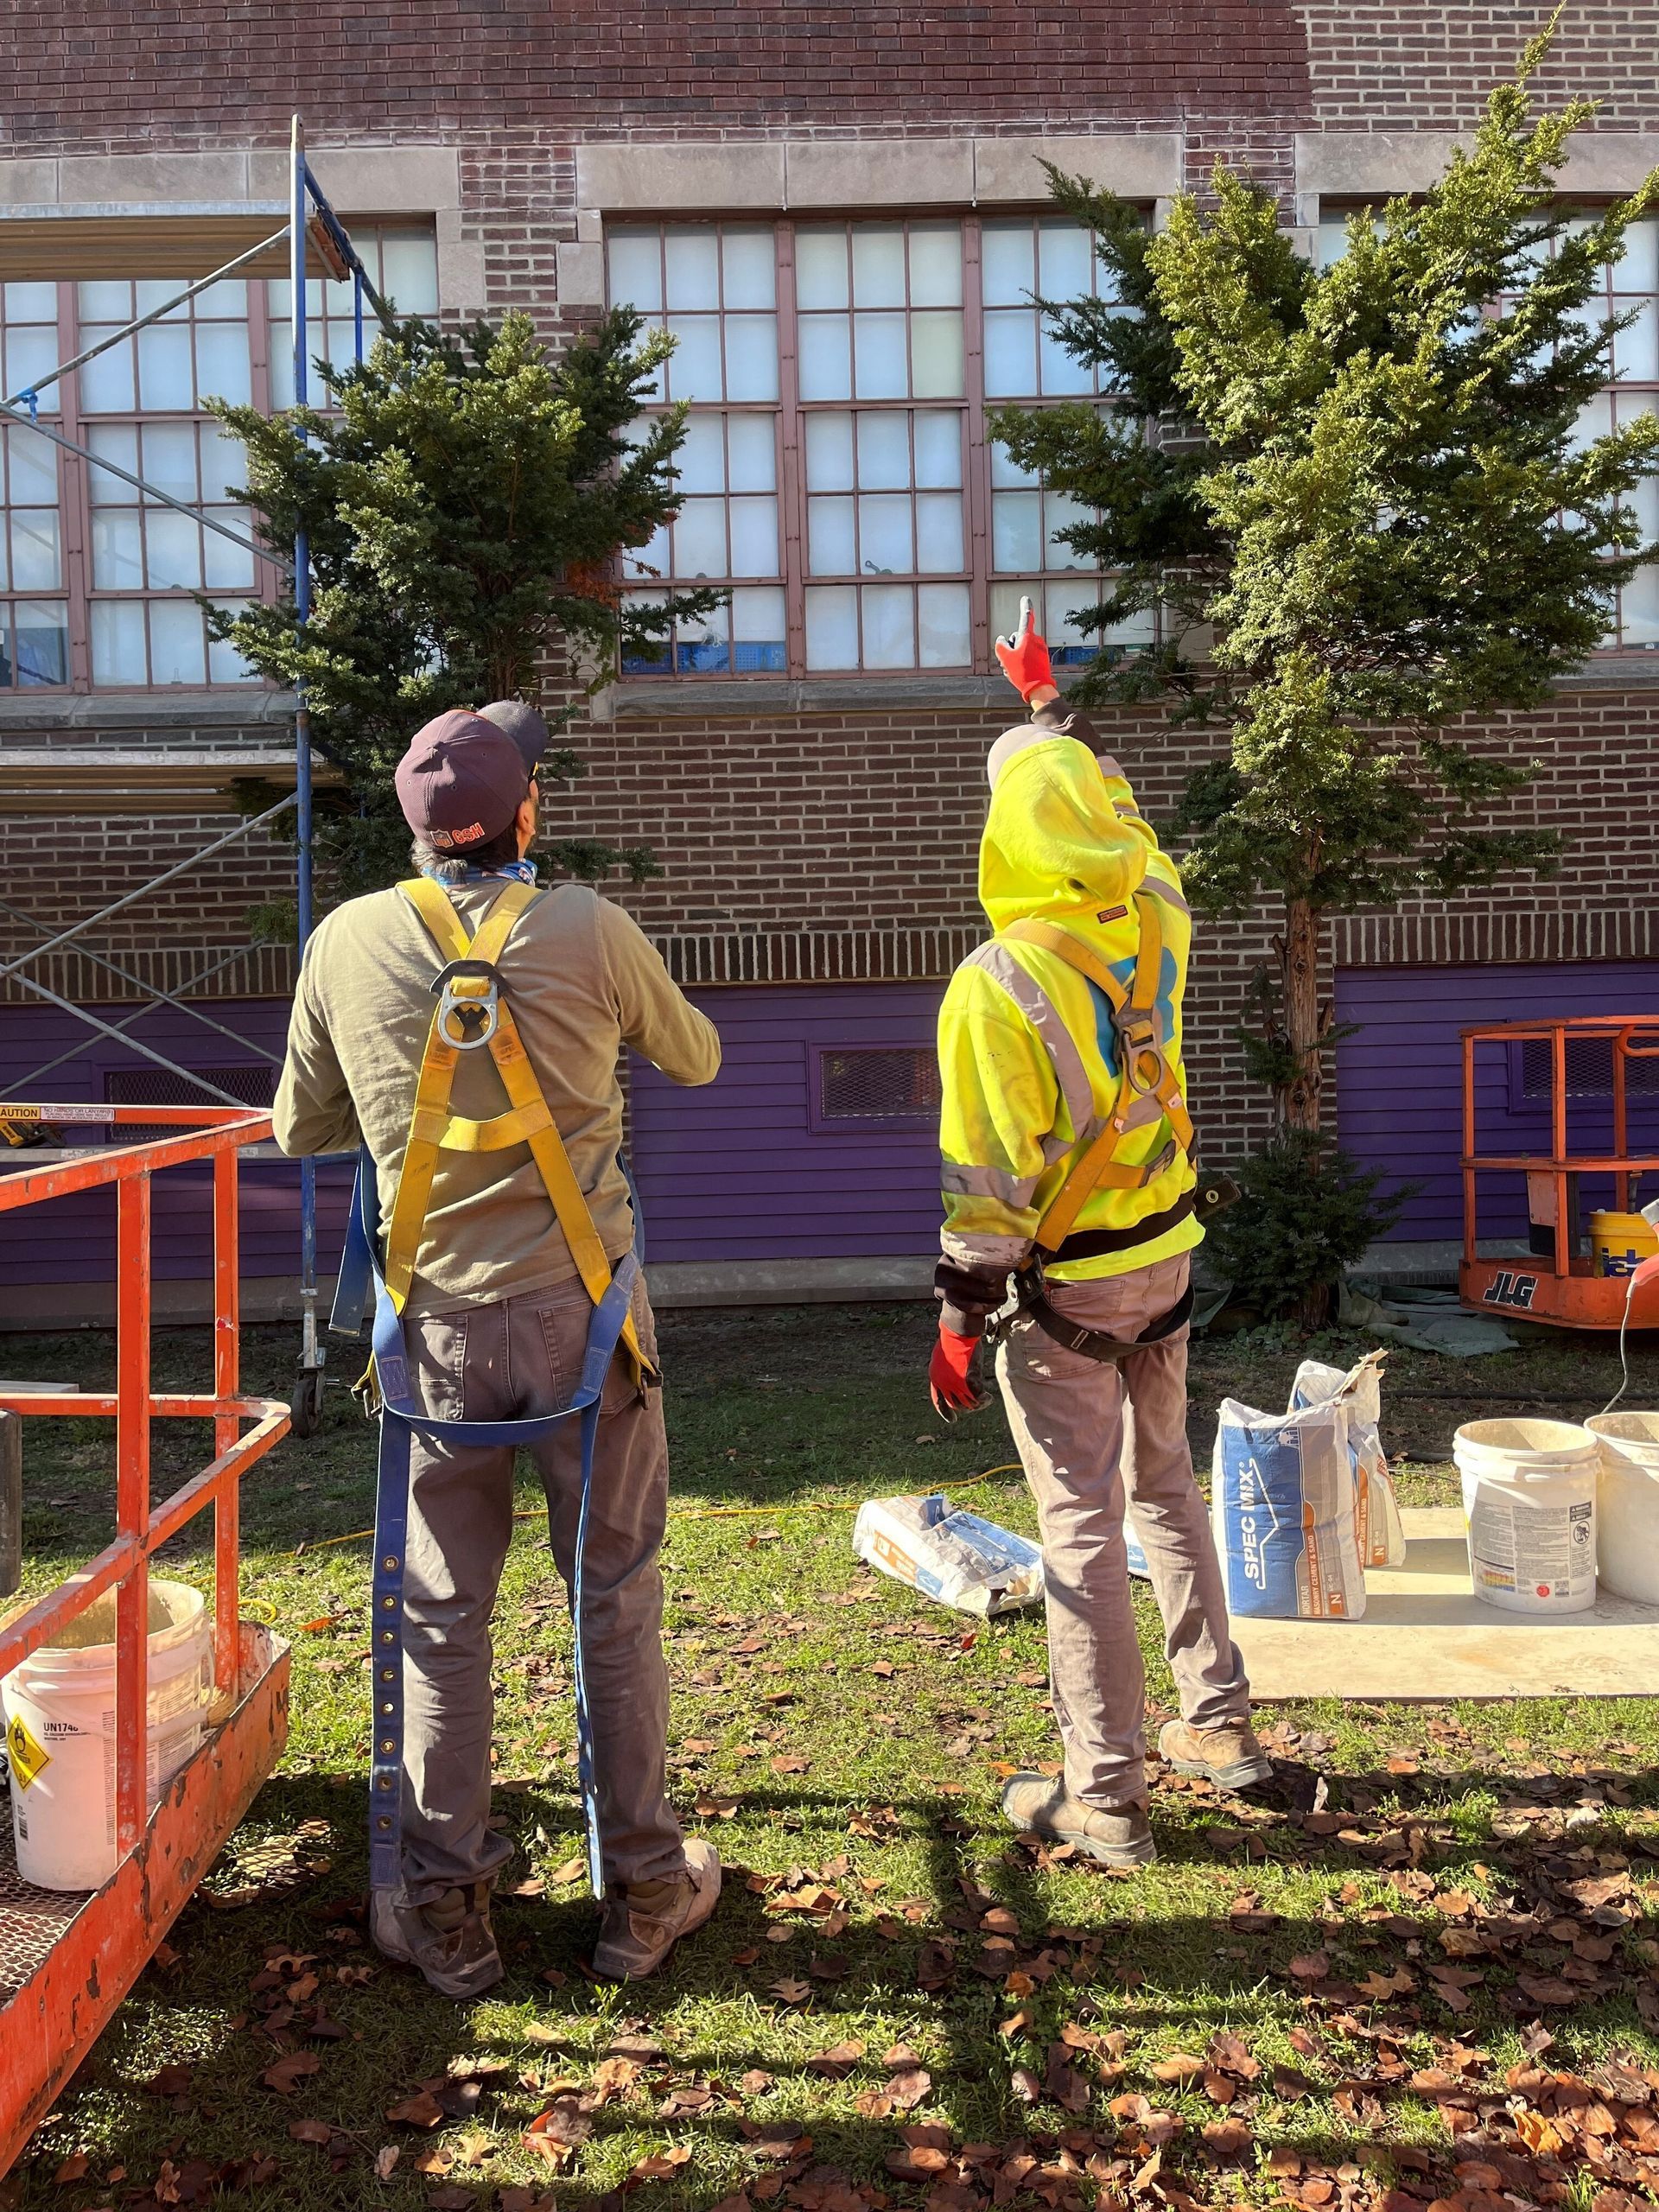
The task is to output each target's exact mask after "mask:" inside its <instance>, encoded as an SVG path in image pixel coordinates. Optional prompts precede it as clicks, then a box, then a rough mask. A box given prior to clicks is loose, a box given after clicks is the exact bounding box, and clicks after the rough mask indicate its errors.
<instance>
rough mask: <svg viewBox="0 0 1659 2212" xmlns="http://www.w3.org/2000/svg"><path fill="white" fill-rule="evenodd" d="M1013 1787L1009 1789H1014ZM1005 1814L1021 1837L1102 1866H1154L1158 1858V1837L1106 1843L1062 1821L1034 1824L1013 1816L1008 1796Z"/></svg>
mask: <svg viewBox="0 0 1659 2212" xmlns="http://www.w3.org/2000/svg"><path fill="white" fill-rule="evenodd" d="M1013 1786H1014V1785H1013V1784H1010V1785H1009V1787H1010V1788H1012V1787H1013ZM1002 1814H1003V1818H1004V1819H1005V1820H1007V1821H1008V1823H1009V1824H1010V1826H1011V1827H1015V1828H1017V1829H1018V1830H1019V1832H1020V1834H1021V1835H1039V1836H1041V1837H1042V1839H1043V1840H1044V1842H1045V1843H1069V1844H1071V1845H1073V1846H1075V1847H1076V1848H1077V1850H1078V1851H1081V1852H1083V1853H1084V1854H1085V1856H1087V1857H1088V1858H1090V1859H1094V1860H1095V1861H1096V1864H1097V1865H1099V1866H1151V1865H1152V1863H1153V1861H1154V1859H1156V1858H1157V1856H1158V1842H1157V1839H1156V1838H1155V1837H1154V1836H1151V1835H1145V1836H1141V1837H1139V1838H1137V1839H1136V1840H1135V1842H1133V1843H1122V1844H1116V1843H1103V1841H1102V1840H1101V1839H1100V1838H1099V1837H1098V1836H1095V1835H1090V1833H1089V1831H1088V1830H1087V1828H1068V1827H1061V1826H1060V1825H1059V1824H1058V1821H1045V1820H1040V1819H1039V1820H1032V1819H1029V1818H1027V1816H1026V1815H1024V1814H1020V1813H1014V1812H1011V1811H1010V1810H1009V1809H1008V1803H1007V1793H1006V1792H1005V1793H1004V1796H1003V1802H1002Z"/></svg>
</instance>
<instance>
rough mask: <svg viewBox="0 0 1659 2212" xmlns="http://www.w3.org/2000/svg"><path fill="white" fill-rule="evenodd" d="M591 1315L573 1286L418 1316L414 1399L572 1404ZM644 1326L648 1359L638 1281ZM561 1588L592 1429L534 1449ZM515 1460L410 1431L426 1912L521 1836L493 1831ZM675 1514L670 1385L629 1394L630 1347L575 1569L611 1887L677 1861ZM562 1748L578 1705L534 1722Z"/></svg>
mask: <svg viewBox="0 0 1659 2212" xmlns="http://www.w3.org/2000/svg"><path fill="white" fill-rule="evenodd" d="M592 1313H593V1307H592V1306H591V1305H590V1304H589V1302H588V1294H587V1293H586V1292H585V1291H584V1290H583V1288H582V1285H581V1284H580V1283H579V1282H576V1281H572V1282H570V1283H569V1285H565V1284H560V1285H558V1286H557V1287H555V1288H554V1289H552V1290H550V1291H541V1292H537V1293H535V1294H531V1296H528V1297H524V1298H514V1299H509V1300H505V1301H503V1302H502V1303H500V1304H499V1305H492V1306H467V1307H466V1308H464V1309H463V1310H461V1311H459V1312H455V1313H441V1314H412V1315H410V1316H409V1317H408V1319H406V1321H405V1324H404V1335H405V1338H406V1341H407V1344H408V1346H409V1363H410V1371H411V1374H412V1376H413V1378H414V1387H415V1392H416V1396H417V1397H418V1398H419V1400H420V1402H421V1403H422V1405H423V1407H424V1408H426V1410H427V1411H428V1412H429V1413H434V1414H442V1415H443V1416H444V1417H445V1418H447V1419H449V1420H460V1419H462V1418H465V1419H466V1420H468V1421H512V1420H525V1419H529V1418H530V1417H531V1416H532V1415H534V1414H544V1413H553V1412H556V1410H557V1409H558V1408H559V1407H561V1406H563V1405H565V1404H568V1403H569V1400H570V1397H571V1395H572V1394H573V1393H574V1392H575V1389H576V1387H577V1384H578V1383H579V1381H580V1379H581V1374H582V1351H583V1348H584V1346H585V1344H586V1343H587V1338H588V1322H589V1319H590V1318H591V1316H592ZM633 1319H634V1325H635V1328H636V1329H637V1331H638V1332H639V1342H640V1344H641V1346H642V1347H643V1348H644V1349H645V1351H646V1352H647V1353H649V1354H652V1356H654V1354H655V1351H656V1335H655V1331H654V1329H653V1326H652V1313H651V1305H650V1301H649V1300H648V1299H647V1297H646V1294H645V1284H644V1281H643V1280H642V1281H640V1283H639V1286H638V1287H637V1288H636V1290H635V1293H634V1300H633ZM529 1448H530V1451H531V1457H532V1459H534V1460H535V1462H536V1465H537V1469H538V1471H540V1474H541V1478H542V1484H543V1489H544V1490H545V1491H546V1494H547V1508H548V1524H549V1529H550V1535H551V1537H552V1544H553V1556H554V1558H555V1560H556V1562H557V1564H558V1569H559V1573H560V1574H561V1575H562V1576H563V1580H564V1584H565V1587H566V1589H567V1590H569V1587H570V1582H571V1577H572V1574H573V1573H574V1570H575V1545H576V1516H577V1510H578V1508H579V1506H580V1503H581V1497H582V1436H581V1424H580V1421H579V1420H578V1419H577V1418H575V1417H573V1418H572V1419H571V1420H569V1421H566V1422H563V1423H562V1424H561V1426H560V1427H558V1428H556V1429H555V1430H554V1432H553V1433H552V1434H551V1436H550V1437H548V1438H546V1439H544V1440H543V1441H542V1442H541V1443H540V1444H537V1445H534V1446H531V1447H529ZM512 1474H513V1454H512V1451H511V1450H510V1449H508V1448H507V1447H506V1446H455V1445H450V1444H448V1443H446V1442H445V1441H444V1440H442V1438H441V1437H425V1436H422V1435H420V1434H419V1433H416V1436H415V1438H414V1442H413V1450H412V1453H411V1459H410V1510H409V1542H408V1552H407V1556H408V1571H407V1574H406V1576H405V1580H404V1650H405V1658H404V1795H403V1833H404V1894H405V1896H406V1897H408V1898H409V1900H410V1902H411V1903H413V1904H425V1903H428V1902H429V1901H430V1900H431V1899H432V1898H434V1897H437V1896H440V1895H442V1892H443V1891H445V1890H447V1889H449V1888H452V1887H454V1886H455V1885H464V1884H467V1883H470V1882H476V1881H487V1880H489V1879H490V1878H492V1877H493V1875H494V1874H496V1873H497V1872H499V1869H500V1867H501V1866H502V1865H503V1864H504V1863H505V1860H506V1859H508V1858H509V1857H510V1856H511V1853H512V1847H511V1845H510V1844H509V1843H508V1842H507V1840H506V1839H505V1837H504V1836H502V1835H501V1834H499V1833H498V1832H496V1831H495V1830H493V1829H492V1828H491V1827H489V1825H488V1823H489V1815H490V1745H491V1739H492V1736H493V1727H494V1714H495V1707H494V1698H493V1692H492V1688H491V1682H490V1669H491V1665H492V1662H493V1656H494V1654H493V1645H492V1643H491V1637H490V1620H491V1616H492V1614H493V1611H494V1610H495V1598H496V1591H497V1587H498V1586H499V1583H500V1580H501V1570H502V1567H503V1566H504V1565H505V1560H506V1556H507V1546H508V1544H509V1542H510V1541H511V1539H512V1505H513V1492H512ZM667 1510H668V1446H667V1441H666V1439H665V1437H664V1431H663V1401H662V1392H661V1391H660V1390H650V1391H641V1390H639V1389H636V1388H635V1386H634V1384H633V1382H632V1377H631V1376H630V1374H629V1371H628V1366H627V1363H626V1359H625V1358H624V1357H623V1356H622V1355H621V1354H620V1353H619V1354H618V1356H617V1357H616V1358H615V1359H614V1360H613V1362H612V1363H611V1371H610V1374H609V1376H608V1377H607V1381H606V1384H605V1392H604V1396H603V1397H602V1399H601V1414H600V1422H599V1440H598V1445H597V1447H596V1451H595V1455H594V1485H593V1503H592V1506H591V1508H590V1510H589V1514H588V1548H587V1557H586V1560H585V1561H584V1564H583V1578H584V1592H585V1605H584V1610H583V1618H582V1630H583V1649H584V1653H585V1656H586V1659H587V1671H588V1700H589V1704H590V1707H591V1710H592V1715H593V1727H594V1767H595V1770H596V1775H597V1781H598V1789H599V1808H600V1821H601V1828H602V1831H603V1834H604V1844H605V1872H606V1878H607V1882H617V1883H620V1884H624V1885H626V1884H627V1883H630V1882H640V1881H654V1880H656V1879H658V1878H659V1877H662V1876H665V1875H673V1874H675V1873H677V1872H679V1871H680V1870H681V1869H682V1867H683V1865H684V1863H685V1861H684V1853H683V1848H682V1843H681V1836H680V1828H679V1823H678V1822H677V1821H676V1819H675V1817H674V1815H673V1812H672V1811H671V1808H670V1806H669V1802H668V1797H667V1789H666V1749H665V1745H666V1736H667V1729H668V1669H667V1666H666V1663H665V1662H664V1657H663V1647H662V1623H663V1580H662V1573H661V1571H660V1569H659V1567H658V1549H659V1548H660V1546H661V1543H662V1540H663V1528H664V1521H665V1519H666V1517H667ZM542 1717H543V1719H544V1721H545V1723H546V1725H547V1726H549V1727H550V1729H555V1730H556V1732H557V1733H558V1734H559V1735H560V1736H561V1737H563V1738H564V1740H566V1741H567V1742H574V1741H575V1712H574V1709H573V1707H572V1705H571V1704H570V1703H569V1701H564V1702H562V1704H561V1706H560V1707H558V1708H557V1709H556V1711H555V1710H551V1709H550V1710H549V1711H548V1712H546V1713H544V1714H543V1716H542Z"/></svg>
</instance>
